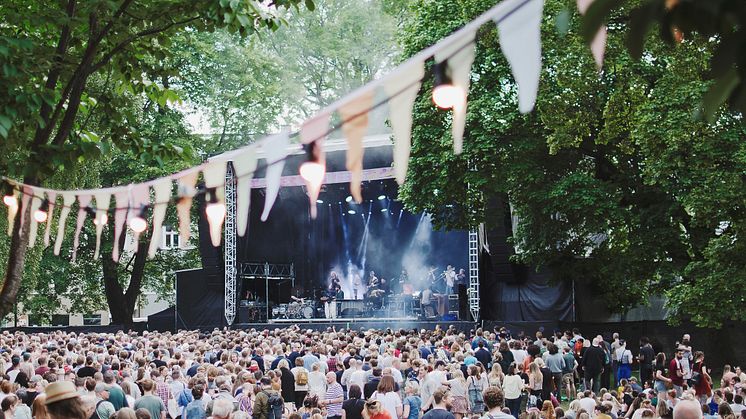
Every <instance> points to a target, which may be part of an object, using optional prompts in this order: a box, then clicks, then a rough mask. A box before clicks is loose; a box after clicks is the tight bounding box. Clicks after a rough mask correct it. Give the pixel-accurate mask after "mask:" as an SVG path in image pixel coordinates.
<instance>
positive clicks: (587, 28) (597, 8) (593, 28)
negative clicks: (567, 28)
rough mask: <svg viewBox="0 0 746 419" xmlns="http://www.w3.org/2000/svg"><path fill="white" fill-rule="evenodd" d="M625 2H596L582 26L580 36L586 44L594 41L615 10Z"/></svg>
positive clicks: (596, 0) (597, 0)
mask: <svg viewBox="0 0 746 419" xmlns="http://www.w3.org/2000/svg"><path fill="white" fill-rule="evenodd" d="M622 3H624V0H595V1H594V2H593V3H592V4H591V5H590V7H588V10H586V12H585V16H583V20H582V21H581V24H580V34H581V35H582V36H583V38H584V39H585V41H586V42H589V43H590V42H591V41H593V37H595V36H596V32H598V29H599V28H600V27H601V25H603V24H604V21H606V19H607V18H608V16H609V14H611V11H612V10H613V9H616V8H618V7H619V6H621V5H622Z"/></svg>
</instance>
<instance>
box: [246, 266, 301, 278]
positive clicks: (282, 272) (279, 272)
mask: <svg viewBox="0 0 746 419" xmlns="http://www.w3.org/2000/svg"><path fill="white" fill-rule="evenodd" d="M237 274H238V276H240V277H241V278H246V279H260V278H261V279H264V278H267V279H290V280H293V281H295V267H294V266H293V264H292V263H268V262H264V263H261V262H245V263H239V264H238V270H237Z"/></svg>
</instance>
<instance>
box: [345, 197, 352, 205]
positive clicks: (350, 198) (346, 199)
mask: <svg viewBox="0 0 746 419" xmlns="http://www.w3.org/2000/svg"><path fill="white" fill-rule="evenodd" d="M345 202H347V203H350V202H352V196H351V195H347V198H345Z"/></svg>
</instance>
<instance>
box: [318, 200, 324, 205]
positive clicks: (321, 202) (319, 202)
mask: <svg viewBox="0 0 746 419" xmlns="http://www.w3.org/2000/svg"><path fill="white" fill-rule="evenodd" d="M316 203H317V204H323V203H324V200H323V199H317V200H316Z"/></svg>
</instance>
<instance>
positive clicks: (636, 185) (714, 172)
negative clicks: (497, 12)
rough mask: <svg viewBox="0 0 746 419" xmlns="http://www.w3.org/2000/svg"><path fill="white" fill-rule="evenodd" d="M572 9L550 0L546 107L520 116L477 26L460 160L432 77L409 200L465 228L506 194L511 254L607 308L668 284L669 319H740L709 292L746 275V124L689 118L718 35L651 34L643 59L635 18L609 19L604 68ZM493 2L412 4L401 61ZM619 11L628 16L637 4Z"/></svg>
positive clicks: (418, 109)
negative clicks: (574, 283) (673, 37)
mask: <svg viewBox="0 0 746 419" xmlns="http://www.w3.org/2000/svg"><path fill="white" fill-rule="evenodd" d="M573 3H574V2H571V1H569V0H568V1H562V0H548V1H546V2H545V8H544V15H545V16H544V20H543V24H542V50H543V51H542V57H543V66H544V70H543V71H542V78H541V84H540V90H539V96H538V101H537V108H536V109H535V110H534V111H533V112H532V113H530V114H527V115H521V114H519V113H518V111H517V106H516V95H515V86H514V83H513V78H512V75H511V73H510V69H509V67H508V65H507V63H506V61H505V59H504V57H503V56H502V54H501V53H500V50H499V45H498V41H499V40H498V39H497V34H496V30H495V28H494V26H492V25H487V26H486V27H484V28H482V30H480V32H479V37H478V42H477V57H476V60H475V63H474V66H473V68H472V86H471V89H470V93H469V105H468V111H467V126H466V133H465V144H464V150H465V151H464V153H463V154H462V155H460V156H455V155H453V153H452V144H451V138H450V129H449V124H450V119H449V115H448V113H447V112H440V111H437V110H436V109H435V108H434V107H433V105H432V104H431V102H430V99H429V92H430V88H431V84H430V83H426V84H425V85H424V86H423V89H422V92H423V94H422V95H421V97H420V98H419V99H418V101H417V103H416V104H415V112H414V121H415V122H414V129H413V153H412V159H411V162H410V173H409V174H408V178H407V182H406V184H405V185H404V187H403V188H402V189H401V197H402V199H403V200H404V202H405V204H406V205H407V207H408V208H409V209H410V210H413V211H427V212H429V213H431V214H433V219H434V222H435V223H436V224H438V225H440V226H447V227H460V228H463V227H467V226H475V225H476V224H478V223H479V222H481V221H482V220H484V219H485V211H486V210H487V205H486V202H488V201H489V200H490V199H491V197H494V196H496V195H504V196H507V198H508V200H509V202H510V204H511V209H512V212H513V215H514V216H517V218H518V224H517V225H516V226H515V227H516V235H515V236H514V237H513V238H512V240H513V242H514V243H515V244H516V245H518V247H519V248H520V252H519V253H518V254H517V255H516V256H515V259H516V260H518V261H521V262H524V263H527V264H530V265H533V266H547V267H549V268H551V270H552V272H553V273H554V277H555V280H566V279H570V278H573V279H577V280H578V281H579V283H580V284H589V285H591V286H593V287H594V288H595V289H597V290H598V291H599V292H600V293H601V295H602V297H603V298H604V300H605V301H606V303H607V305H608V306H609V308H610V309H611V310H613V311H619V312H623V311H625V310H627V309H629V308H631V307H633V306H635V305H637V304H641V303H643V302H644V301H647V295H649V294H650V293H655V294H666V296H667V297H668V302H669V306H670V308H671V310H672V313H673V315H674V317H673V318H672V320H674V321H675V320H677V319H681V318H688V317H691V318H692V319H693V320H694V321H696V322H697V323H698V324H700V325H718V324H720V323H721V322H722V321H723V320H726V319H743V318H744V314H743V312H742V311H741V310H739V309H738V308H739V307H740V302H738V300H737V299H735V298H730V299H726V298H723V299H722V300H719V301H718V302H717V306H715V304H714V303H713V304H709V303H708V304H703V302H702V298H703V297H704V296H705V295H708V293H709V291H708V290H710V289H711V288H710V287H711V286H717V285H718V283H719V282H718V281H725V278H728V280H729V281H731V284H730V285H729V287H728V288H725V289H724V290H723V293H722V294H718V295H720V296H721V297H725V295H726V294H727V293H728V292H730V291H731V290H735V289H738V287H743V286H744V285H746V277H745V276H744V275H743V274H741V272H745V271H744V270H743V269H742V262H741V260H742V258H734V259H729V257H731V256H732V255H733V254H734V250H733V249H734V248H738V246H742V245H743V244H740V243H739V244H738V245H735V244H733V243H737V242H738V237H739V235H738V232H740V229H741V228H742V227H741V226H742V225H743V223H744V221H746V213H745V212H744V205H743V204H744V194H743V192H742V191H743V190H744V181H746V178H744V176H743V170H742V167H743V166H744V163H746V161H744V157H746V154H744V152H746V145H744V144H743V141H740V139H742V138H743V137H744V134H746V132H745V130H744V126H743V123H742V122H741V119H740V116H738V115H734V114H732V113H729V112H725V111H722V112H719V113H718V114H717V120H716V122H715V123H708V122H706V121H703V120H699V119H696V118H694V117H693V115H695V114H696V112H697V109H698V103H699V102H700V101H701V99H702V97H703V96H704V95H705V93H706V91H707V87H708V81H707V79H706V75H707V71H708V60H709V58H710V57H711V54H712V53H713V50H714V49H715V48H716V46H717V43H716V41H714V40H700V39H692V40H688V41H686V42H683V43H681V44H679V45H677V46H675V47H671V46H669V45H666V44H665V43H663V42H661V41H659V40H658V39H655V38H650V39H647V43H646V45H647V47H648V52H647V55H646V57H645V58H644V59H642V60H634V59H633V58H632V57H631V56H629V54H628V53H627V50H626V48H625V46H624V38H625V36H626V34H627V28H626V26H624V25H615V26H610V28H609V39H608V46H607V53H606V55H607V58H606V63H607V67H606V68H605V69H604V71H603V72H601V73H598V71H597V69H596V68H595V64H594V63H593V60H592V57H591V56H590V51H589V50H588V47H587V44H586V43H585V41H584V39H583V38H582V36H580V34H579V24H580V23H579V21H580V18H579V16H577V15H570V16H569V17H567V18H568V19H569V20H568V22H567V23H568V28H567V29H568V30H567V33H559V32H558V31H557V30H556V25H557V21H556V19H557V17H558V16H561V15H562V14H563V13H564V11H566V10H567V9H568V7H570V6H571V5H572V4H573ZM491 6H492V2H489V1H485V0H471V1H438V2H436V1H429V0H420V1H418V2H416V3H415V4H414V5H413V6H412V7H411V9H410V15H409V16H410V17H409V19H408V20H407V21H406V26H405V30H404V32H403V33H402V36H401V41H402V43H403V45H404V50H405V55H412V54H414V53H416V52H417V51H419V50H420V49H422V48H424V47H426V46H428V45H430V44H432V43H434V42H435V41H436V40H437V39H439V38H441V37H443V36H444V35H447V34H448V33H450V32H451V31H453V30H454V29H456V28H458V27H459V26H461V25H463V24H465V23H466V22H468V21H469V20H471V19H472V18H474V17H475V16H477V15H478V14H479V13H480V12H483V11H484V10H486V9H487V8H489V7H491ZM618 13H619V16H618V17H617V18H616V19H617V20H623V19H624V16H626V15H627V14H628V13H629V10H627V9H622V10H620V11H619V12H618ZM454 179H458V181H457V182H454ZM723 222H725V224H722V223H723ZM722 225H725V226H726V227H724V228H722V230H724V232H721V231H720V229H718V227H720V226H722ZM725 236H727V237H728V238H727V239H726V238H725ZM728 240H731V241H732V242H731V244H730V246H731V247H730V248H729V247H728V245H726V243H729V242H728ZM725 259H728V260H729V263H728V264H722V265H721V262H722V261H724V260H725ZM715 307H717V308H715Z"/></svg>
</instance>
